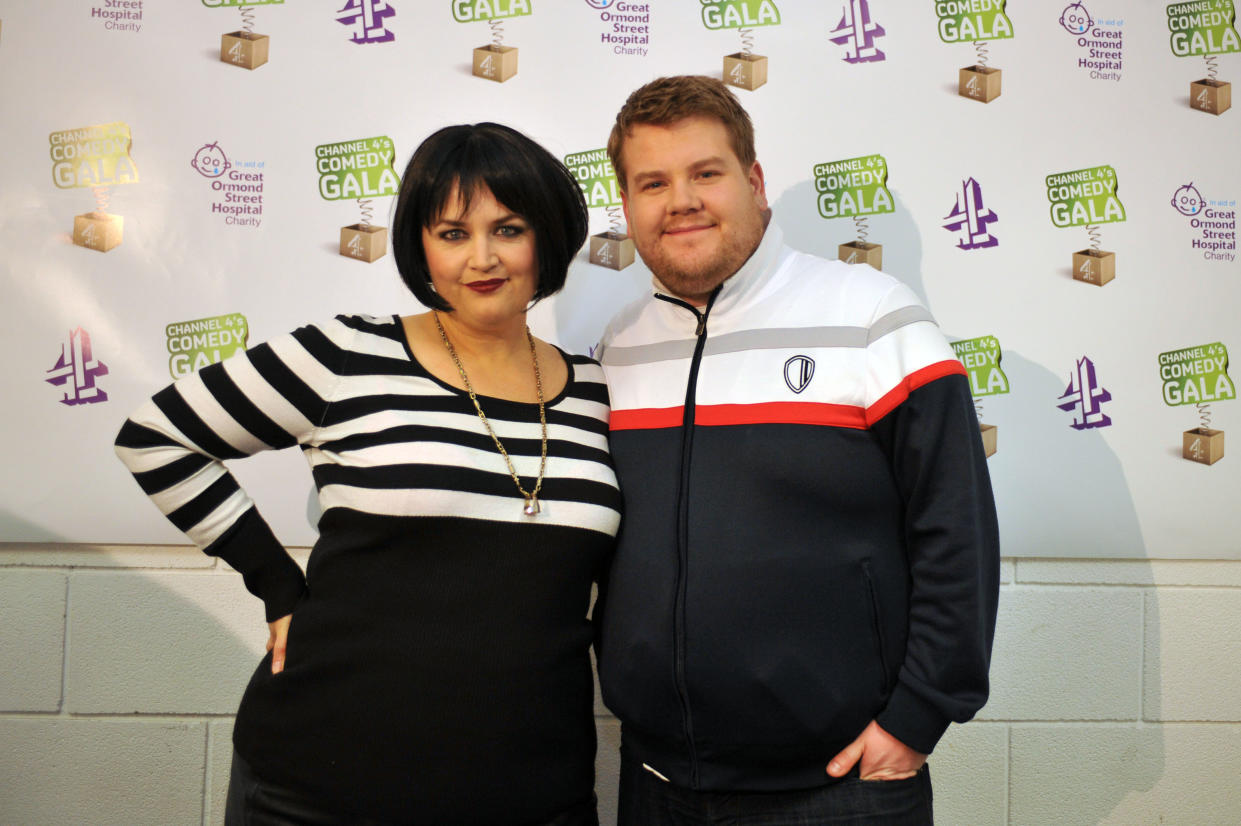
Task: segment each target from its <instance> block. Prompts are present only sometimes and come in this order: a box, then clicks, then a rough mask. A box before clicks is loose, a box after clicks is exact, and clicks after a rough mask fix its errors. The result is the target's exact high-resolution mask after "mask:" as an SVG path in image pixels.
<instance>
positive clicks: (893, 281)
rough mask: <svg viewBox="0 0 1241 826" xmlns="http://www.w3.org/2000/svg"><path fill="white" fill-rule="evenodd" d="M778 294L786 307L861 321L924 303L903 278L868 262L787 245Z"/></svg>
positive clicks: (782, 261) (851, 321)
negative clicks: (828, 313) (820, 253)
mask: <svg viewBox="0 0 1241 826" xmlns="http://www.w3.org/2000/svg"><path fill="white" fill-rule="evenodd" d="M783 252H784V254H783V256H782V260H781V264H780V269H781V276H782V277H781V278H780V279H779V282H780V289H779V296H780V299H781V303H782V304H783V305H785V307H786V308H789V309H792V310H794V311H798V312H804V313H807V314H809V315H810V316H812V317H818V318H822V314H823V313H825V312H831V314H833V315H836V316H837V317H838V318H839V320H840V321H842V322H844V321H846V320H847V321H848V322H849V323H855V324H856V323H860V322H861V321H862V320H864V319H867V318H870V317H872V316H874V315H875V314H877V313H881V312H885V311H889V310H892V309H898V308H900V307H903V306H922V301H921V299H919V298H918V296H917V295H916V294H915V293H914V292H913V290H911V289H910V288H909V287H908V286H906V285H905V283H904V282H902V281H901V280H899V279H898V278H895V277H893V276H891V275H889V274H887V273H885V272H880V271H879V270H876V269H875V268H874V267H872V266H870V265H869V264H848V263H846V262H844V261H838V260H832V259H827V258H822V257H820V256H818V255H813V254H811V253H807V252H801V251H799V250H795V249H793V248H791V247H785V249H784V251H783Z"/></svg>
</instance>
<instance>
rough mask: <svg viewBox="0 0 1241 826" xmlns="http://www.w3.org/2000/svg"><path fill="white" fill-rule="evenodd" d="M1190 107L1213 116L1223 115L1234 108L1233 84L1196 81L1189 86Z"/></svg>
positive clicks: (1203, 80) (1206, 79)
mask: <svg viewBox="0 0 1241 826" xmlns="http://www.w3.org/2000/svg"><path fill="white" fill-rule="evenodd" d="M1189 105H1190V106H1192V107H1194V108H1195V109H1198V110H1199V111H1202V112H1209V113H1210V114H1212V115H1220V114H1223V113H1224V112H1227V111H1228V110H1229V109H1231V108H1232V84H1231V83H1229V82H1228V81H1226V80H1211V79H1210V78H1203V79H1202V80H1195V81H1194V82H1193V83H1191V84H1189Z"/></svg>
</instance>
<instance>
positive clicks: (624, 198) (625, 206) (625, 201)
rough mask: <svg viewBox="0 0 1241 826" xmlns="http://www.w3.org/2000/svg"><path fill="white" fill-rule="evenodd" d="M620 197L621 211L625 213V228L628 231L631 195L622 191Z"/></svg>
mask: <svg viewBox="0 0 1241 826" xmlns="http://www.w3.org/2000/svg"><path fill="white" fill-rule="evenodd" d="M620 196H621V210H622V211H623V212H624V213H625V228H626V230H628V228H629V193H628V192H626V191H625V190H623V189H622V190H621V191H620Z"/></svg>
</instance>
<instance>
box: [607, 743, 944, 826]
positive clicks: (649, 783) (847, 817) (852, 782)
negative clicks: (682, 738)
mask: <svg viewBox="0 0 1241 826" xmlns="http://www.w3.org/2000/svg"><path fill="white" fill-rule="evenodd" d="M932 822H933V818H932V814H931V771H930V769H929V768H927V767H926V766H923V767H922V770H921V771H920V772H918V773H917V774H916V775H914V776H913V777H911V778H909V779H908V780H859V779H858V777H857V770H856V769H854V771H853V772H850V774H849V775H848V776H846V777H844V778H842V779H841V780H840V781H838V782H836V783H833V784H831V785H829V786H822V787H820V788H816V789H801V790H797V791H788V792H695V791H690V790H689V789H683V788H680V787H679V786H673V785H672V784H671V783H667V782H665V781H663V780H660V779H659V778H658V777H656V776H655V775H653V774H651V773H650V772H649V771H647V770H646V769H644V768H642V766H641V764H639V763H634V762H633V761H630V760H626V759H624V758H622V760H621V779H620V815H619V817H618V819H617V824H618V826H819V824H833V825H835V824H850V825H851V826H930V824H931V823H932Z"/></svg>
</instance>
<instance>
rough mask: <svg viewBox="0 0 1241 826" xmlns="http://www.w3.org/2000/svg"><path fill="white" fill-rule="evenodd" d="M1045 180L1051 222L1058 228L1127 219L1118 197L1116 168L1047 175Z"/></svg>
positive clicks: (1104, 167)
mask: <svg viewBox="0 0 1241 826" xmlns="http://www.w3.org/2000/svg"><path fill="white" fill-rule="evenodd" d="M1046 183H1047V200H1048V201H1050V202H1051V222H1052V223H1053V224H1055V225H1056V226H1058V227H1082V226H1089V225H1092V224H1113V223H1118V222H1120V221H1123V220H1125V206H1124V204H1122V203H1121V202H1120V198H1118V197H1117V196H1116V189H1117V184H1118V179H1117V177H1116V170H1114V169H1112V167H1110V166H1092V167H1090V168H1088V169H1077V170H1074V171H1073V172H1061V173H1059V174H1056V175H1048V176H1047V179H1046Z"/></svg>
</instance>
